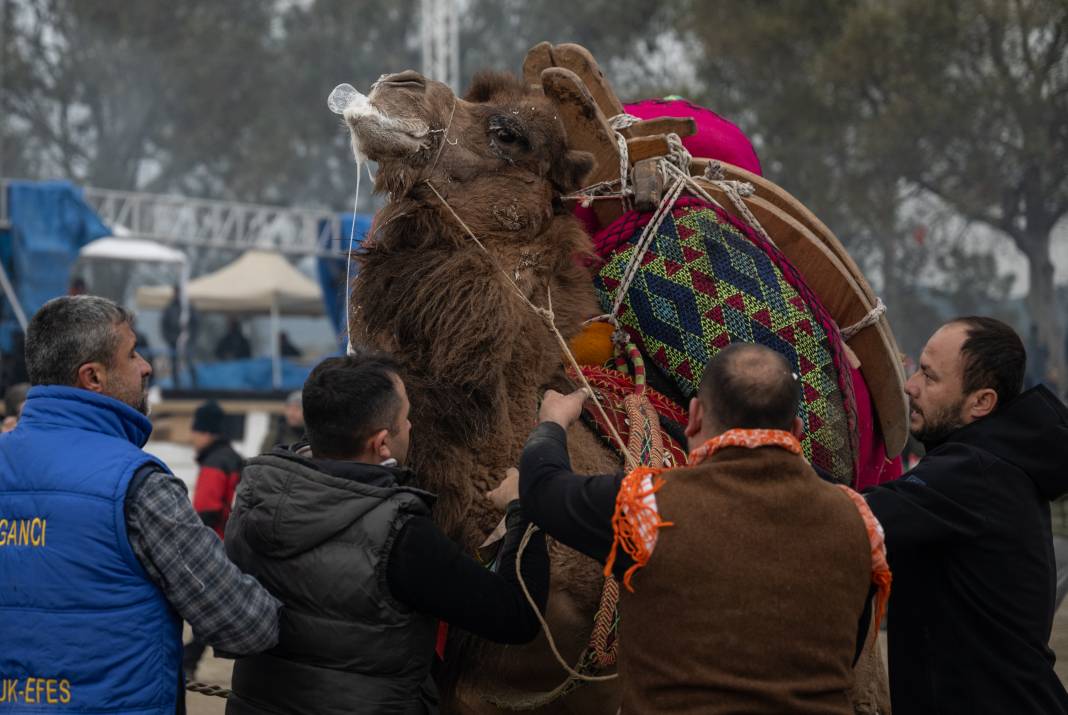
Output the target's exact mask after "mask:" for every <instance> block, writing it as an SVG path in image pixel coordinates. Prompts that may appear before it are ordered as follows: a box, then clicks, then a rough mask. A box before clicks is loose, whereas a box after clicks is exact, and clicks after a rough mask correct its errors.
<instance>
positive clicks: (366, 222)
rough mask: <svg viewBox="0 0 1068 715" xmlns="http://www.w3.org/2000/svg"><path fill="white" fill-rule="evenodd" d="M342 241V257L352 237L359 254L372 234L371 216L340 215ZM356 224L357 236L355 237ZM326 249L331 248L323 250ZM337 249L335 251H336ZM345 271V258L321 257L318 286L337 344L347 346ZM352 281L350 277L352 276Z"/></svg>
mask: <svg viewBox="0 0 1068 715" xmlns="http://www.w3.org/2000/svg"><path fill="white" fill-rule="evenodd" d="M340 218H341V240H342V242H343V245H342V246H341V250H342V252H343V253H346V252H348V248H349V237H350V236H352V248H353V250H354V251H358V250H359V248H360V245H361V244H362V243H363V240H364V239H365V238H366V237H367V233H368V232H369V231H370V230H371V219H372V217H371V215H370V214H351V213H346V214H341V217H340ZM353 222H355V225H356V226H355V228H356V233H355V234H353V233H352V231H353ZM324 248H327V249H328V248H331V247H329V246H324ZM334 248H336V247H334ZM345 270H346V261H345V259H344V258H343V257H341V258H334V257H320V258H319V283H320V285H322V287H323V304H324V306H325V308H326V314H327V315H328V316H329V317H330V321H331V322H332V323H333V325H334V331H335V333H336V334H337V336H338V343H339V344H340V345H341V346H342V347H344V346H345V335H346V332H347V331H346V325H345ZM351 271H352V275H355V274H356V262H355V261H353V263H352V266H351ZM350 277H351V276H350Z"/></svg>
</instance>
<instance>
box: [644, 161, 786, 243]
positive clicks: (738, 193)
mask: <svg viewBox="0 0 1068 715" xmlns="http://www.w3.org/2000/svg"><path fill="white" fill-rule="evenodd" d="M712 164H716V165H718V164H719V162H712V163H710V164H709V166H710V167H711V166H712ZM662 166H664V168H666V169H667V171H668V172H669V173H670V174H672V175H674V176H677V177H682V178H684V179H685V180H686V182H687V185H688V186H689V187H690V189H691V190H692V191H694V193H696V194H697V195H698V196H700V197H701V198H703V199H705V200H706V201H711V202H712V203H713V204H715V205H716V206H719V205H720V203H719V202H718V201H716V200H715V199H714V198H712V197H711V196H710V195H709V193H708V192H707V191H705V190H704V189H703V188H701V185H700V184H698V183H697V182H696V181H694V179H693V177H692V176H690V174H689V172H688V171H685V172H684V171H683V170H682V169H679V167H677V166H675V165H674V164H670V163H665V164H663V165H662ZM718 168H719V171H722V170H723V167H722V166H719V167H718ZM709 174H710V172H709V171H707V170H706V172H705V176H706V177H707V176H708V175H709ZM706 180H707V181H709V182H710V183H711V184H713V185H714V186H715V187H716V188H717V189H719V190H720V191H722V192H723V193H725V194H726V195H727V198H728V199H730V202H731V203H732V204H733V205H734V208H735V210H736V211H737V212H738V213H739V214H740V215H741V217H742V219H743V220H744V221H745V222H746V223H747V224H749V227H750V228H751V229H753V231H754V232H755V233H756V234H757V235H758V236H760V237H761V238H763V239H764V240H765V241H767V242H768V243H770V244H771V245H773V246H775V241H774V240H773V239H772V237H771V236H770V235H769V234H768V232H767V231H765V230H764V227H763V226H761V225H760V221H758V220H757V217H756V216H754V215H753V212H752V211H750V210H749V207H748V206H746V205H745V201H743V200H742V197H743V196H752V195H753V194H754V193H756V189H755V188H753V185H752V184H750V183H748V182H745V181H724V180H719V179H707V178H706Z"/></svg>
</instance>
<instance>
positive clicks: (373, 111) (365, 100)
mask: <svg viewBox="0 0 1068 715" xmlns="http://www.w3.org/2000/svg"><path fill="white" fill-rule="evenodd" d="M326 106H327V107H328V108H329V109H330V111H331V112H333V113H334V114H340V115H341V116H342V117H344V118H345V122H346V123H347V124H348V125H349V126H350V127H352V126H355V123H356V121H358V120H360V119H367V120H370V121H371V123H372V124H373V125H374V127H375V130H376V133H378V134H385V133H396V134H403V135H405V136H406V137H408V138H409V139H412V140H415V141H416V142H420V141H421V140H424V139H425V138H426V136H427V134H428V133H429V129H430V128H429V127H428V126H427V124H426V122H423V121H420V120H418V119H403V118H400V117H392V116H390V115H388V114H385V113H383V112H382V110H380V109H379V108H378V107H376V106H375V105H374V104H373V103H372V102H371V99H370V97H368V96H367V95H365V94H363V93H362V92H360V91H359V90H358V89H356V88H355V87H353V86H352V85H351V84H339V85H338V86H337V87H334V90H333V91H332V92H331V93H330V96H329V97H327V100H326ZM352 143H353V148H354V149H355V151H356V158H357V160H358V161H360V162H361V163H362V162H364V161H366V160H367V154H366V152H364V151H363V148H362V147H361V146H360V136H359V134H358V133H357V132H355V131H354V132H353V133H352Z"/></svg>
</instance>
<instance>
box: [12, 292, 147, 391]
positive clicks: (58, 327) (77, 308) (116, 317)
mask: <svg viewBox="0 0 1068 715" xmlns="http://www.w3.org/2000/svg"><path fill="white" fill-rule="evenodd" d="M133 320H134V315H133V313H131V312H130V311H128V310H126V309H125V308H123V307H122V306H121V305H119V304H118V303H115V302H114V301H111V300H108V299H107V298H101V297H100V296H96V295H73V296H63V297H61V298H53V299H52V300H50V301H48V302H47V303H45V304H44V305H43V306H41V309H40V310H38V311H37V313H36V314H35V315H34V316H33V319H32V320H31V321H30V325H29V327H28V328H27V329H26V371H27V372H28V373H29V375H30V384H33V385H75V384H77V382H78V368H80V367H81V366H82V365H84V364H86V363H88V362H100V363H103V364H104V365H105V366H107V367H110V366H111V365H112V360H113V359H114V357H115V351H116V350H117V349H118V347H119V333H118V331H117V330H116V328H117V327H118V326H119V325H121V324H123V323H126V324H127V325H129V326H130V328H131V329H132V328H133Z"/></svg>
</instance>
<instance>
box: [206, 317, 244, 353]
mask: <svg viewBox="0 0 1068 715" xmlns="http://www.w3.org/2000/svg"><path fill="white" fill-rule="evenodd" d="M215 357H216V358H217V359H218V360H243V359H245V358H249V357H252V346H251V345H249V342H248V338H246V337H245V334H244V333H243V332H242V330H241V321H239V320H238V319H237V318H230V319H229V321H228V322H227V327H226V334H225V335H223V336H222V338H220V339H219V343H218V345H216V346H215Z"/></svg>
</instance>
